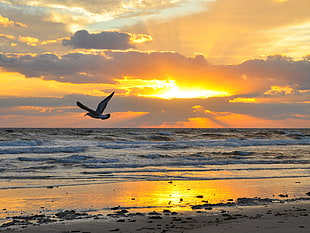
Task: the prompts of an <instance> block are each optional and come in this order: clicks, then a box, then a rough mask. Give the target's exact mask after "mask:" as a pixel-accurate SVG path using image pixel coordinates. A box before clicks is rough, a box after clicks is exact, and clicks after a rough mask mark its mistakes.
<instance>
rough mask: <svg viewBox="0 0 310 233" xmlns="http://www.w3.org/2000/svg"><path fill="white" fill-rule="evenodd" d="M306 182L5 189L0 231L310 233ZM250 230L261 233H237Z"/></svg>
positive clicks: (0, 195) (139, 183)
mask: <svg viewBox="0 0 310 233" xmlns="http://www.w3.org/2000/svg"><path fill="white" fill-rule="evenodd" d="M309 181H310V180H309V178H294V179H292V178H289V179H288V178H281V179H266V180H251V181H249V180H222V181H219V180H216V181H210V180H209V181H193V180H189V181H184V180H183V181H181V180H179V181H136V182H120V183H107V184H93V185H83V186H70V187H53V188H38V189H31V190H29V189H28V190H27V189H22V190H18V189H14V190H0V199H1V200H2V202H1V203H0V214H1V219H2V220H3V222H2V223H1V224H0V225H2V226H1V227H0V232H25V233H28V232H29V233H30V232H33V233H37V232H43V233H45V232H51V233H68V232H70V233H71V232H84V233H89V232H92V233H97V232H98V233H99V232H113V231H114V232H155V233H157V232H194V233H196V232H197V233H200V232H206V231H207V230H208V231H207V232H225V233H226V232H230V229H239V231H237V232H238V233H239V232H256V231H255V230H258V231H257V232H268V229H269V228H272V226H274V227H276V229H277V230H279V229H282V230H281V231H279V233H280V232H281V233H283V232H284V233H285V232H288V233H291V232H294V233H295V232H308V231H309V229H310V226H309V223H308V222H307V221H306V220H305V219H307V218H306V216H309V215H310V213H309V211H310V192H309V191H310V190H308V187H309ZM29 191H30V192H29ZM286 219H288V220H286ZM279 223H281V224H279ZM288 223H292V224H293V223H294V224H295V225H294V224H293V225H292V226H295V228H294V229H292V228H289V224H288ZM3 224H4V225H3ZM253 224H256V225H257V226H259V227H258V228H257V229H255V230H253V229H251V230H248V231H243V229H240V227H243V225H244V226H247V227H251V226H252V225H253ZM266 224H267V225H266ZM205 227H207V228H208V229H207V230H206V229H205ZM264 227H265V228H266V229H265V228H264ZM226 228H229V229H226ZM103 229H104V230H103ZM203 229H204V230H203ZM209 229H213V230H212V231H210V230H209ZM261 229H264V231H261ZM286 229H291V231H286ZM296 229H297V230H296ZM274 230H275V229H274ZM295 230H296V231H295ZM231 232H234V231H231ZM270 232H272V233H274V232H278V231H270Z"/></svg>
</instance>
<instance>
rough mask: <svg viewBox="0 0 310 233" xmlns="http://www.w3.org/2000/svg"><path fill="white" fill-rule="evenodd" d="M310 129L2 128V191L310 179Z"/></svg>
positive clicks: (0, 167) (0, 173)
mask: <svg viewBox="0 0 310 233" xmlns="http://www.w3.org/2000/svg"><path fill="white" fill-rule="evenodd" d="M309 162H310V129H138V128H137V129H127V128H126V129H125V128H124V129H72V128H71V129H64V128H62V129H57V128H53V129H32V128H30V129H28V128H27V129H21V128H18V129H1V130H0V189H17V188H29V187H49V186H72V185H81V184H94V183H108V182H121V181H139V180H147V181H150V180H228V179H267V178H298V177H310V164H309Z"/></svg>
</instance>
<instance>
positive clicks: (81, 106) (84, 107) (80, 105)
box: [76, 101, 97, 115]
mask: <svg viewBox="0 0 310 233" xmlns="http://www.w3.org/2000/svg"><path fill="white" fill-rule="evenodd" d="M76 105H77V106H79V107H80V108H81V109H84V110H86V111H88V112H91V113H94V114H95V115H96V114H97V113H96V112H95V111H94V110H92V109H90V108H89V107H87V106H85V105H84V104H82V103H80V102H79V101H77V102H76Z"/></svg>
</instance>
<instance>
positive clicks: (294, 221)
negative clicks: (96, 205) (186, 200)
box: [0, 200, 310, 233]
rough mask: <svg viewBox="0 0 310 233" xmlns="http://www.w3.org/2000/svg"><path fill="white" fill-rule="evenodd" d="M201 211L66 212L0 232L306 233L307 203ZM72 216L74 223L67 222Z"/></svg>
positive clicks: (308, 226) (309, 211)
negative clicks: (87, 214)
mask: <svg viewBox="0 0 310 233" xmlns="http://www.w3.org/2000/svg"><path fill="white" fill-rule="evenodd" d="M216 209H217V210H216V211H212V213H209V210H210V208H209V209H203V210H200V211H186V212H180V213H177V212H170V211H169V210H163V211H152V212H149V213H145V214H142V213H131V212H130V213H129V212H127V210H125V209H123V210H118V211H115V212H114V214H110V215H109V216H102V215H97V216H95V217H94V216H93V217H87V218H86V219H83V217H82V218H81V219H78V218H80V217H81V216H82V215H79V214H78V213H73V212H72V211H68V212H67V213H64V215H63V217H64V219H66V218H68V219H67V220H62V221H57V222H56V223H36V224H34V225H28V224H25V225H23V224H21V225H11V226H8V227H3V228H1V229H0V232H25V233H27V232H29V233H37V232H38V233H39V232H42V233H43V232H44V233H45V232H46V233H48V232H50V233H64V232H84V233H86V232H91V233H99V232H193V233H200V232H201V233H202V232H214V233H217V232H229V233H230V232H231V233H235V232H236V233H237V232H239V233H240V232H253V233H256V232H264V233H277V232H279V233H280V232H281V233H293V232H294V233H295V232H309V229H310V223H309V214H310V200H307V201H293V202H285V203H277V204H275V203H273V204H264V205H258V206H257V205H255V206H252V205H250V206H249V205H247V206H231V207H221V208H220V207H217V208H216ZM73 216H75V218H77V219H76V220H70V219H69V218H70V217H73Z"/></svg>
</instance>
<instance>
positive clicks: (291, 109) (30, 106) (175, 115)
mask: <svg viewBox="0 0 310 233" xmlns="http://www.w3.org/2000/svg"><path fill="white" fill-rule="evenodd" d="M117 94H118V93H117ZM102 98H103V97H95V96H89V95H67V96H64V97H62V98H52V97H44V98H43V97H19V98H17V97H7V98H3V97H2V98H0V110H1V111H0V126H1V125H2V127H5V126H6V127H7V125H5V124H8V122H11V121H12V125H13V123H14V122H13V121H17V122H15V124H18V125H19V126H20V127H25V126H28V127H30V126H33V127H34V126H36V127H46V126H47V125H49V123H48V120H47V119H53V120H54V121H53V126H54V127H57V125H58V127H59V126H62V127H66V125H67V127H68V125H70V126H71V127H79V126H80V125H83V127H91V126H94V127H120V126H121V127H148V126H149V127H155V126H167V127H251V126H252V127H254V126H256V127H264V126H265V127H266V123H268V124H267V126H268V127H280V126H281V127H294V126H299V127H305V126H306V125H305V124H306V123H307V122H308V124H309V116H310V108H309V104H310V103H300V104H296V103H274V104H268V103H262V104H260V103H231V102H229V99H230V98H229V97H224V98H219V97H217V98H208V99H186V100H180V99H175V100H165V99H155V98H145V97H135V96H119V95H115V96H114V97H113V99H112V100H111V102H110V103H109V105H108V107H107V109H106V112H111V113H112V118H111V121H110V120H109V121H108V122H107V124H103V123H102V121H94V120H91V119H88V118H86V117H83V111H81V109H79V108H78V107H77V106H76V104H75V102H76V101H77V100H78V101H81V102H82V103H84V104H86V105H87V106H90V107H96V103H98V102H99V101H100V100H101V99H102ZM9 116H10V117H9ZM70 116H71V117H70ZM129 116H130V121H128V119H127V117H129ZM23 117H24V118H27V121H28V120H29V121H30V119H31V118H32V125H27V124H26V123H25V125H22V124H21V123H20V121H21V118H23ZM3 119H6V120H3ZM114 120H115V121H114ZM1 122H3V123H2V124H1ZM21 122H24V121H21ZM34 122H35V124H36V125H35V124H34ZM285 122H286V124H285ZM298 122H299V123H298ZM4 123H5V124H4ZM40 124H41V125H40ZM272 124H273V125H272ZM302 124H304V125H303V126H302Z"/></svg>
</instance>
